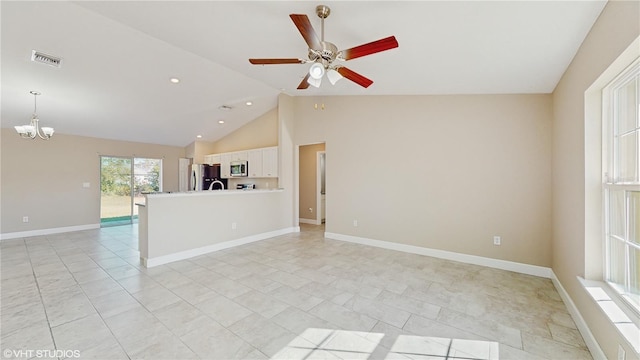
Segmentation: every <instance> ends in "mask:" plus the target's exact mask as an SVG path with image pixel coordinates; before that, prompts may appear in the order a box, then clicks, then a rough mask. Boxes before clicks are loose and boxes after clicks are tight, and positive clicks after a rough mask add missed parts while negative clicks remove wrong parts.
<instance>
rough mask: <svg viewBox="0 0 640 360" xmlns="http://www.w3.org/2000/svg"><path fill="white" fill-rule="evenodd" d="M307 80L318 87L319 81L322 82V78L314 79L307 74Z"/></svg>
mask: <svg viewBox="0 0 640 360" xmlns="http://www.w3.org/2000/svg"><path fill="white" fill-rule="evenodd" d="M307 82H308V83H309V84H310V85H311V86H313V87H317V88H319V87H320V83H322V78H320V79H314V78H312V77H311V76H309V77H308V78H307Z"/></svg>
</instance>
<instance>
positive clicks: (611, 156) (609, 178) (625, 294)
mask: <svg viewBox="0 0 640 360" xmlns="http://www.w3.org/2000/svg"><path fill="white" fill-rule="evenodd" d="M637 76H640V58H639V59H636V60H635V61H634V62H633V63H632V64H631V65H629V66H628V67H627V68H626V69H625V70H624V71H622V72H621V73H620V75H618V76H617V77H615V78H614V79H613V80H612V81H611V82H610V83H609V84H608V85H607V86H605V87H604V88H603V90H602V101H603V104H602V105H603V107H602V109H603V122H602V123H603V128H602V162H603V164H602V169H603V172H604V174H603V187H602V189H603V191H602V194H603V206H602V207H603V216H604V233H603V250H604V251H603V253H604V267H603V271H604V274H603V278H604V280H605V282H606V283H607V285H608V287H609V288H610V289H611V290H613V293H614V294H616V295H617V296H616V298H617V299H618V300H621V301H622V303H624V304H625V305H626V307H627V309H629V310H631V311H632V312H633V313H634V315H635V317H636V318H637V317H639V316H640V306H639V305H638V303H637V302H634V301H631V300H630V297H634V298H637V297H638V296H639V295H638V294H630V293H629V291H628V290H629V288H630V278H631V274H630V270H631V269H630V264H629V249H630V248H635V249H638V250H640V245H639V244H635V243H633V242H632V241H630V239H629V231H628V229H629V216H630V215H628V213H629V202H628V195H627V194H628V192H630V191H634V192H635V191H640V181H638V179H640V174H638V172H639V171H640V156H638V161H639V164H638V165H637V167H636V179H635V181H631V182H629V181H620V180H619V179H617V178H616V174H617V173H618V172H617V170H618V169H617V168H616V167H617V165H618V164H617V162H616V160H615V158H616V151H617V146H616V145H617V144H616V136H615V133H616V132H615V130H616V129H615V125H616V121H615V118H616V116H617V115H618V114H617V107H616V106H615V105H616V99H615V90H617V89H618V88H620V87H621V86H622V85H624V84H627V83H628V81H629V80H631V79H633V78H635V77H637ZM636 94H640V81H638V82H637V83H636ZM639 97H640V95H636V106H638V105H640V100H638V98H639ZM637 112H638V113H637V114H640V107H639V108H638V109H637ZM635 131H637V130H635ZM638 144H640V142H638V143H637V144H636V151H639V152H640V149H638V147H639V146H640V145H638ZM613 190H616V191H624V192H625V197H624V201H625V213H626V214H627V215H626V218H625V222H626V223H625V234H624V235H623V237H624V238H620V239H619V240H617V241H621V242H622V243H623V244H624V246H625V280H624V281H625V284H617V283H613V282H610V281H608V279H609V278H610V277H609V269H610V266H609V265H610V259H611V258H610V256H609V249H610V246H609V242H610V241H611V236H610V231H609V228H610V227H609V226H610V224H609V220H610V217H609V192H610V191H613ZM616 237H617V238H619V237H618V236H616ZM621 285H622V286H621Z"/></svg>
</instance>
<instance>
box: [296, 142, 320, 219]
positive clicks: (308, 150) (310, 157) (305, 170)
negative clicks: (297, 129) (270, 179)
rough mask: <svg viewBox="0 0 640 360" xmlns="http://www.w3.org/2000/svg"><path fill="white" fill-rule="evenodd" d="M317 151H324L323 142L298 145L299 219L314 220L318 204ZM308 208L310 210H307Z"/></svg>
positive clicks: (316, 215)
mask: <svg viewBox="0 0 640 360" xmlns="http://www.w3.org/2000/svg"><path fill="white" fill-rule="evenodd" d="M318 151H324V144H314V145H305V146H300V157H299V166H298V169H299V176H300V178H299V188H300V191H299V194H300V195H299V196H300V212H299V216H300V218H301V219H309V220H316V219H317V217H318V212H319V211H320V209H318V208H317V206H318V203H317V202H318V192H319V190H318ZM309 208H311V209H312V211H309Z"/></svg>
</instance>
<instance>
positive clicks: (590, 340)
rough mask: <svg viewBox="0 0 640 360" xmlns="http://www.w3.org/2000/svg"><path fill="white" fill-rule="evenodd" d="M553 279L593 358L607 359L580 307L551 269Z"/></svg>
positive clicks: (596, 359) (595, 359) (598, 359)
mask: <svg viewBox="0 0 640 360" xmlns="http://www.w3.org/2000/svg"><path fill="white" fill-rule="evenodd" d="M551 281H552V282H553V286H555V287H556V290H557V291H558V294H560V297H561V298H562V301H563V302H564V305H565V306H566V307H567V310H569V314H570V315H571V318H572V319H573V322H575V323H576V327H577V328H578V331H580V334H581V335H582V338H583V339H584V342H585V344H586V345H587V347H588V348H589V351H590V352H591V356H593V359H594V360H607V357H606V356H605V355H604V352H603V351H602V348H600V345H598V342H597V341H596V338H595V336H593V333H591V330H590V329H589V326H587V322H586V321H585V320H584V318H583V317H582V314H580V311H579V310H578V307H577V306H576V304H575V303H574V302H573V300H571V297H570V296H569V293H568V292H567V291H566V290H565V289H564V287H563V286H562V283H560V280H558V277H557V276H556V274H555V273H554V272H553V270H552V271H551Z"/></svg>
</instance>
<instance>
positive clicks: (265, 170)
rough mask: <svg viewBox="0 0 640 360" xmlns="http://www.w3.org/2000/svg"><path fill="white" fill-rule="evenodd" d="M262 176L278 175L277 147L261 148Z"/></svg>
mask: <svg viewBox="0 0 640 360" xmlns="http://www.w3.org/2000/svg"><path fill="white" fill-rule="evenodd" d="M262 177H278V148H277V147H275V146H274V147H268V148H264V149H262Z"/></svg>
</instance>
